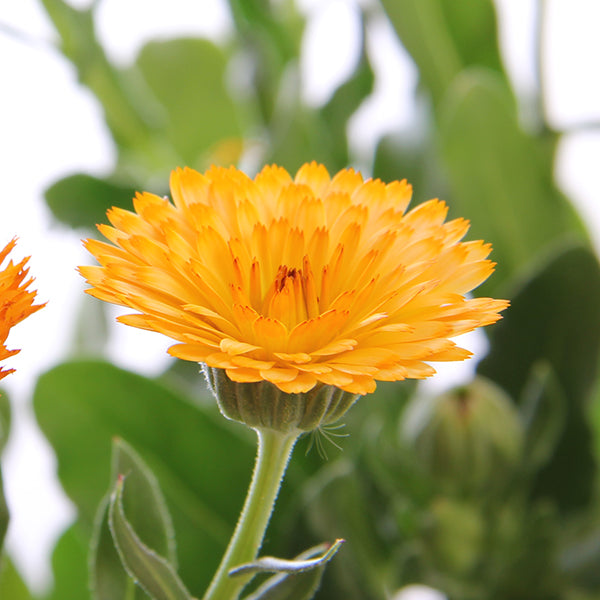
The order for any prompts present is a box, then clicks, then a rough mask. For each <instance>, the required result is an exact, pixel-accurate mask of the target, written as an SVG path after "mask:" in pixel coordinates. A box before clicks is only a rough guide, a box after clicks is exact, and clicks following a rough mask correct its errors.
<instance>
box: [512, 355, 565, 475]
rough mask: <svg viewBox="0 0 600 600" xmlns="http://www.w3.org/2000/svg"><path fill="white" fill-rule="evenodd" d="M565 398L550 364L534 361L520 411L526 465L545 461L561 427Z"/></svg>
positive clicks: (535, 464)
mask: <svg viewBox="0 0 600 600" xmlns="http://www.w3.org/2000/svg"><path fill="white" fill-rule="evenodd" d="M566 413H567V399H566V398H565V396H564V392H563V391H562V389H561V387H560V383H559V382H558V380H557V378H556V375H555V373H554V372H553V370H552V367H551V366H550V365H549V364H548V362H546V361H540V362H538V363H534V364H533V365H532V368H531V373H530V376H529V379H528V380H527V382H526V383H525V387H524V389H523V397H522V399H521V415H522V418H523V422H524V425H525V444H524V448H523V456H524V461H525V463H526V464H527V466H528V468H529V469H532V470H537V469H539V468H540V467H541V466H543V465H545V464H546V463H547V462H548V460H549V459H550V457H551V456H552V454H553V453H554V451H555V448H556V444H557V443H558V441H559V439H560V436H561V435H562V432H563V430H564V424H565V416H566Z"/></svg>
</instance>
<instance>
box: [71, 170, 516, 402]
mask: <svg viewBox="0 0 600 600" xmlns="http://www.w3.org/2000/svg"><path fill="white" fill-rule="evenodd" d="M170 184H171V198H172V201H171V200H169V199H167V198H161V197H159V196H156V195H153V194H150V193H141V194H137V196H136V197H135V199H134V201H133V204H134V212H130V211H127V210H123V209H120V208H112V209H111V210H109V211H108V219H109V221H110V223H111V224H112V226H108V225H100V226H99V230H100V232H101V233H102V234H103V235H104V236H105V237H106V238H107V239H108V243H106V242H102V241H97V240H93V239H89V240H86V242H85V245H86V247H87V249H88V250H89V251H90V252H91V254H93V255H94V256H95V257H96V259H97V260H98V262H99V263H100V266H85V267H81V268H80V271H81V273H82V274H83V276H84V277H85V278H86V279H87V281H88V282H89V284H90V285H91V286H92V287H91V288H90V289H88V290H87V292H88V293H89V294H91V295H93V296H95V297H97V298H100V299H101V300H105V301H108V302H112V303H115V304H120V305H123V306H126V307H129V308H131V309H133V310H134V311H136V313H135V314H128V315H124V316H121V317H119V321H121V322H123V323H126V324H127V325H132V326H134V327H139V328H142V329H148V330H153V331H157V332H160V333H163V334H165V335H167V336H169V337H170V338H172V339H174V340H176V341H177V343H176V344H175V345H173V346H171V347H170V348H169V352H170V354H172V355H173V356H176V357H179V358H182V359H185V360H190V361H195V362H200V363H204V364H206V365H207V366H208V367H209V368H215V369H219V370H223V371H224V372H225V374H226V376H227V377H228V379H229V380H230V381H232V382H237V383H257V382H264V381H266V382H270V383H271V384H273V385H274V386H276V387H277V388H278V389H279V390H281V391H282V392H285V393H291V394H306V393H308V392H309V391H311V390H316V389H318V388H319V387H320V386H322V385H328V386H334V387H336V388H339V389H341V390H343V391H345V392H347V393H349V394H366V393H369V392H373V391H374V390H375V387H376V381H378V380H379V381H397V380H402V379H406V378H416V379H421V378H424V377H428V376H430V375H432V374H433V373H434V372H435V371H434V368H433V367H432V366H431V365H430V364H429V363H430V362H432V361H433V362H435V361H454V360H463V359H465V358H467V357H468V356H469V355H470V353H469V352H468V351H467V350H464V349H462V348H460V347H458V346H457V345H456V344H455V343H454V342H453V341H452V340H451V338H452V337H454V336H457V335H459V334H462V333H465V332H467V331H471V330H473V329H475V328H477V327H479V326H482V325H488V324H490V323H493V322H495V321H496V320H498V318H499V311H501V310H502V309H504V308H505V307H506V306H507V302H506V301H504V300H494V299H491V298H473V299H469V298H467V297H466V294H467V293H468V292H470V291H471V290H472V289H474V288H475V287H477V286H478V285H479V284H480V283H481V282H483V281H484V280H485V279H487V278H488V277H489V275H490V274H491V273H492V271H493V268H494V263H492V262H491V261H490V260H488V259H487V256H488V254H489V253H490V250H491V248H490V246H489V244H485V243H484V242H482V241H470V242H463V241H461V240H462V238H463V237H464V236H465V234H466V233H467V230H468V227H469V224H468V222H467V221H466V220H464V219H455V220H452V221H449V222H445V219H446V213H447V207H446V205H445V204H444V202H441V201H439V200H430V201H429V202H425V203H423V204H421V205H419V206H417V207H415V208H413V209H412V210H410V211H407V207H408V204H409V201H410V198H411V186H410V185H409V184H407V183H406V181H401V182H398V181H395V182H392V183H390V184H387V185H386V184H384V183H383V182H381V181H379V180H366V181H365V180H364V179H363V177H362V176H361V175H360V174H359V173H357V172H355V171H354V170H352V169H345V170H342V171H340V172H339V173H337V174H336V175H335V176H334V177H330V175H329V174H328V172H327V170H326V169H325V167H324V166H322V165H319V164H316V163H310V164H306V165H304V166H303V167H302V168H301V169H300V170H299V171H298V172H297V174H296V176H295V177H294V178H292V177H291V176H290V175H289V174H288V173H287V171H286V170H285V169H283V168H280V167H277V166H267V167H265V168H264V169H263V170H262V171H261V172H260V173H259V174H258V175H257V176H256V177H255V178H254V179H251V178H250V177H248V176H247V175H245V174H244V173H242V172H241V171H239V170H237V169H235V168H233V167H232V168H229V169H225V168H218V167H212V168H211V169H209V170H208V171H207V172H206V173H204V174H201V173H198V172H196V171H194V170H192V169H188V168H185V169H177V170H175V171H174V172H173V173H172V175H171V181H170Z"/></svg>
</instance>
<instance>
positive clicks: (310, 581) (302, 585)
mask: <svg viewBox="0 0 600 600" xmlns="http://www.w3.org/2000/svg"><path fill="white" fill-rule="evenodd" d="M341 543H342V540H336V542H335V544H333V545H332V546H330V545H329V544H321V545H320V546H315V547H314V548H311V549H309V550H307V551H306V552H303V553H302V554H299V555H298V556H297V557H296V558H295V559H294V560H293V561H285V563H296V564H302V563H310V564H311V566H310V568H308V570H304V569H296V570H293V571H290V572H283V573H279V574H278V575H275V576H274V577H271V578H269V579H267V581H265V582H264V583H263V584H262V585H261V586H260V587H259V588H258V589H257V590H256V591H255V592H253V593H252V594H250V595H249V596H246V598H245V599H244V600H310V599H311V598H312V597H313V596H314V594H315V593H316V591H317V590H318V588H319V585H320V583H321V578H322V576H323V570H324V569H325V565H326V564H327V562H328V561H329V560H331V558H333V555H334V554H335V553H336V552H337V551H338V549H339V547H340V544H341ZM319 554H321V555H322V556H321V557H319V558H317V559H314V558H313V557H314V556H315V555H319ZM265 558H266V557H265ZM276 560H278V559H276ZM267 570H269V569H267ZM276 570H279V569H276Z"/></svg>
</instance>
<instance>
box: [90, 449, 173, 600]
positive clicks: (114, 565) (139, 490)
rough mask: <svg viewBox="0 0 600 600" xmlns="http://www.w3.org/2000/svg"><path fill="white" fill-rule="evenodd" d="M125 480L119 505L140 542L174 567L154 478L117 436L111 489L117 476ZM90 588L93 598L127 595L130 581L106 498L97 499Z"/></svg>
mask: <svg viewBox="0 0 600 600" xmlns="http://www.w3.org/2000/svg"><path fill="white" fill-rule="evenodd" d="M121 475H122V476H124V477H125V478H126V479H127V491H126V492H125V494H124V498H123V504H124V510H125V514H126V515H127V519H128V521H129V523H131V525H132V527H133V528H134V529H135V531H136V533H137V535H138V536H139V537H140V539H141V541H142V542H143V543H144V544H145V545H146V546H148V547H150V548H152V549H153V550H154V551H155V552H157V553H158V554H159V555H160V556H163V557H165V558H166V559H167V560H168V562H169V563H170V564H172V565H173V566H174V567H176V565H177V556H176V552H175V539H174V531H173V524H172V522H171V517H170V515H169V512H168V509H167V506H166V504H165V500H164V498H163V495H162V492H161V491H160V489H159V486H158V481H157V480H156V478H155V477H154V475H153V474H152V472H151V471H150V470H149V469H148V467H147V466H146V465H145V464H144V462H143V461H142V459H141V457H140V456H139V455H138V454H137V453H136V452H135V451H134V450H133V448H131V446H129V444H127V443H126V442H124V441H123V440H121V439H115V440H114V442H113V457H112V481H111V486H110V487H111V489H112V488H113V487H114V484H115V482H116V481H117V479H118V477H119V476H121ZM90 567H91V573H90V576H91V587H92V590H93V593H94V598H96V599H97V600H118V599H125V598H127V594H128V592H129V591H130V588H131V583H130V579H129V577H127V575H126V573H125V571H124V570H123V566H122V564H121V560H120V558H119V555H118V553H117V550H116V548H115V545H114V542H113V539H112V536H111V534H110V531H109V527H108V497H107V498H106V501H103V502H101V504H100V508H99V511H98V519H97V521H96V531H95V532H94V535H93V537H92V556H91V560H90Z"/></svg>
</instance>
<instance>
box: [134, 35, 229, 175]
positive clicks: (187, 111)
mask: <svg viewBox="0 0 600 600" xmlns="http://www.w3.org/2000/svg"><path fill="white" fill-rule="evenodd" d="M136 64H137V67H138V68H139V70H140V72H141V74H142V76H143V77H144V79H145V81H146V83H147V84H148V86H149V88H150V89H151V90H152V92H153V93H154V96H155V97H156V99H157V100H158V101H159V102H160V104H161V105H162V107H163V108H164V110H165V117H166V118H165V123H164V127H165V134H166V137H167V138H168V139H169V140H170V142H171V143H172V144H173V146H174V147H175V149H176V150H177V151H178V153H179V154H180V156H181V157H182V159H183V160H184V162H185V163H186V164H188V165H189V166H198V163H199V160H200V158H201V155H202V154H204V153H206V152H207V151H208V150H209V149H210V148H211V146H213V145H214V144H216V143H217V142H218V141H220V140H222V139H224V138H238V137H240V135H241V134H240V128H239V126H238V120H237V114H236V108H235V105H234V103H233V101H232V99H231V97H230V95H229V93H228V91H227V89H226V87H225V69H226V66H227V61H226V56H225V55H224V53H223V51H222V50H221V49H220V48H218V47H217V46H216V45H215V44H213V43H212V42H210V41H209V40H203V39H176V40H170V41H161V42H150V43H148V44H146V45H145V46H144V47H143V48H142V50H141V52H140V55H139V57H138V59H137V63H136Z"/></svg>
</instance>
